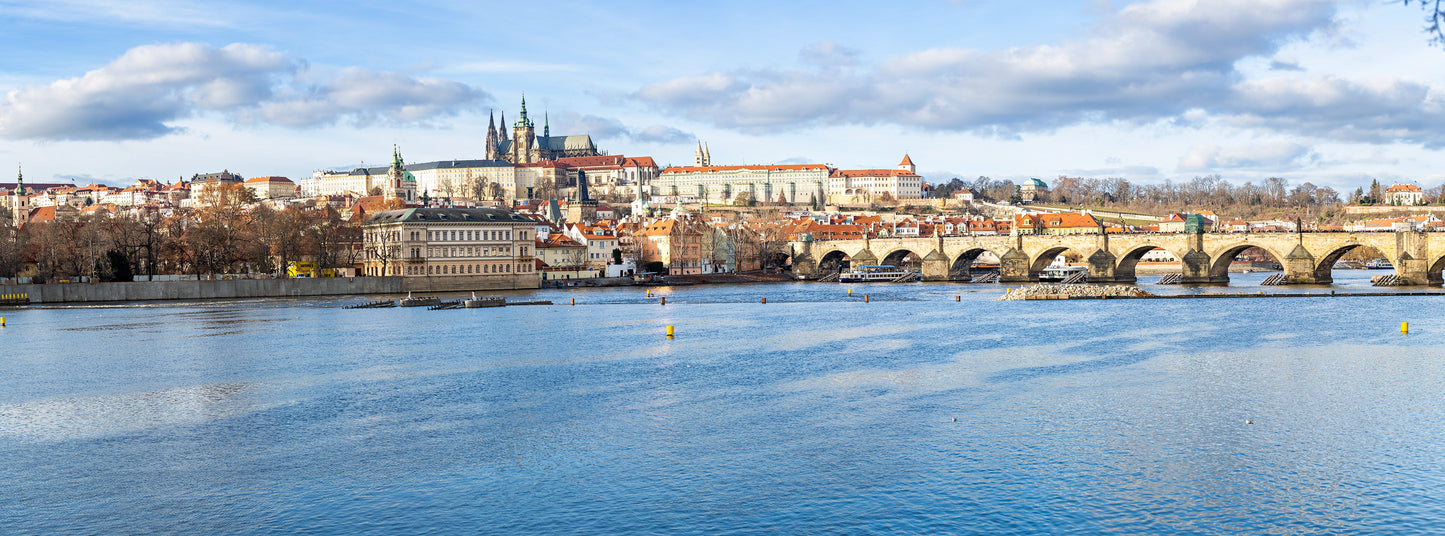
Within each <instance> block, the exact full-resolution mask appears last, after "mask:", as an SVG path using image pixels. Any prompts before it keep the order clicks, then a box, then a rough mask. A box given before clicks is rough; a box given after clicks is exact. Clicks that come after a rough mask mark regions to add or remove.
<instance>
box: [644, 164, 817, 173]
mask: <svg viewBox="0 0 1445 536" xmlns="http://www.w3.org/2000/svg"><path fill="white" fill-rule="evenodd" d="M745 169H755V170H759V171H826V170H827V169H828V166H825V165H823V164H786V165H785V164H769V165H759V166H701V167H699V166H678V167H670V168H667V169H665V170H662V172H663V173H710V172H715V171H739V170H745Z"/></svg>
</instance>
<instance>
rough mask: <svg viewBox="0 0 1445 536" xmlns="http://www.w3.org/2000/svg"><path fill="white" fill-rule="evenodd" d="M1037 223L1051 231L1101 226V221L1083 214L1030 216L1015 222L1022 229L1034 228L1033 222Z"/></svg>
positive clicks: (1023, 216) (1022, 216) (1021, 217)
mask: <svg viewBox="0 0 1445 536" xmlns="http://www.w3.org/2000/svg"><path fill="white" fill-rule="evenodd" d="M1035 221H1038V222H1040V223H1042V224H1043V226H1044V228H1049V229H1052V228H1071V227H1095V228H1097V227H1098V226H1099V221H1098V220H1095V219H1094V216H1092V215H1090V214H1082V213H1080V214H1073V213H1063V214H1029V215H1021V216H1017V219H1016V220H1015V222H1016V223H1017V224H1018V225H1019V227H1020V228H1023V227H1029V226H1032V225H1033V222H1035Z"/></svg>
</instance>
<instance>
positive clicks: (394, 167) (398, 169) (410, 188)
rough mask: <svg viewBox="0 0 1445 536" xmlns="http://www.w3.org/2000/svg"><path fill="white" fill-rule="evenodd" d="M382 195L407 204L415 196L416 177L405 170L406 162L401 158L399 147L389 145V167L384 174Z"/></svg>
mask: <svg viewBox="0 0 1445 536" xmlns="http://www.w3.org/2000/svg"><path fill="white" fill-rule="evenodd" d="M384 190H385V191H384V192H382V195H383V196H384V197H388V198H392V197H394V198H398V199H401V200H403V201H406V202H407V203H408V204H409V203H411V202H412V200H413V199H415V198H416V178H414V177H412V176H411V174H410V173H407V172H406V162H405V161H403V160H402V159H401V149H399V148H397V147H396V146H395V145H393V146H392V147H391V169H390V170H388V172H387V174H386V188H384Z"/></svg>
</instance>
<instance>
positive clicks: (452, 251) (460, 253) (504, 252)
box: [413, 246, 527, 257]
mask: <svg viewBox="0 0 1445 536" xmlns="http://www.w3.org/2000/svg"><path fill="white" fill-rule="evenodd" d="M414 251H416V252H417V253H420V251H421V248H414ZM426 251H427V256H428V257H491V256H511V255H512V246H488V247H480V248H478V247H470V248H469V247H452V248H426ZM521 254H522V255H526V254H527V247H526V246H522V247H521ZM413 256H418V255H416V254H413Z"/></svg>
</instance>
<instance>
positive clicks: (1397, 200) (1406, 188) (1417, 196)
mask: <svg viewBox="0 0 1445 536" xmlns="http://www.w3.org/2000/svg"><path fill="white" fill-rule="evenodd" d="M1424 201H1425V192H1423V191H1421V190H1420V187H1419V186H1416V185H1414V184H1396V185H1394V186H1391V187H1389V188H1386V189H1385V203H1386V204H1390V205H1404V206H1408V205H1418V204H1420V203H1422V202H1424Z"/></svg>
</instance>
